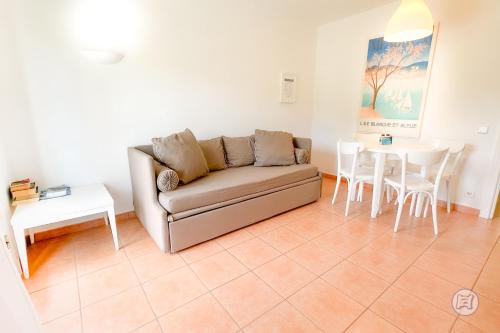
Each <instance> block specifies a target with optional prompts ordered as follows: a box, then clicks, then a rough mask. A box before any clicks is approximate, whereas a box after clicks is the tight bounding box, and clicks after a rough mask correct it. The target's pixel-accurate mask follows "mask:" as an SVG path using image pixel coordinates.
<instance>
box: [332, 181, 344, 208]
mask: <svg viewBox="0 0 500 333" xmlns="http://www.w3.org/2000/svg"><path fill="white" fill-rule="evenodd" d="M341 179H342V177H339V176H337V184H335V192H334V193H333V199H332V205H333V204H335V199H336V198H337V194H338V193H339V187H340V180H341Z"/></svg>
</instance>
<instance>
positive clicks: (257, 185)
mask: <svg viewBox="0 0 500 333" xmlns="http://www.w3.org/2000/svg"><path fill="white" fill-rule="evenodd" d="M317 175H318V169H317V168H316V167H315V166H312V165H310V164H300V165H299V164H294V165H290V166H276V167H269V168H260V167H255V166H245V167H241V168H228V169H225V170H221V171H216V172H211V173H210V174H208V176H206V177H204V178H201V179H198V180H197V181H195V182H192V183H190V184H187V185H184V186H180V187H178V188H177V189H176V190H175V191H172V192H165V193H160V194H159V197H158V199H159V201H160V204H161V205H162V206H163V207H164V208H165V209H166V210H167V211H168V212H169V213H171V214H175V213H179V212H183V211H187V210H190V209H196V208H200V207H204V206H208V205H213V204H216V203H220V202H223V201H228V200H231V199H235V198H239V197H242V196H245V195H249V194H254V193H258V192H263V191H267V190H270V189H274V188H277V187H280V186H283V185H288V184H291V183H295V182H299V181H302V180H305V179H308V178H313V177H316V176H317Z"/></svg>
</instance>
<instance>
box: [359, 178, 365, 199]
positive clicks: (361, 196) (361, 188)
mask: <svg viewBox="0 0 500 333" xmlns="http://www.w3.org/2000/svg"><path fill="white" fill-rule="evenodd" d="M364 187H365V184H364V183H363V182H360V183H359V188H358V201H359V202H362V201H363V189H364Z"/></svg>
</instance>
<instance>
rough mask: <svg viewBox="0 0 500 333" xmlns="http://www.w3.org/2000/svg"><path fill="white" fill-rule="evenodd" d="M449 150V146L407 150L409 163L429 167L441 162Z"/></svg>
mask: <svg viewBox="0 0 500 333" xmlns="http://www.w3.org/2000/svg"><path fill="white" fill-rule="evenodd" d="M447 152H448V149H447V148H434V150H422V151H421V150H412V151H407V152H406V155H407V161H408V163H411V164H415V165H418V166H420V167H429V166H433V165H436V164H438V163H440V162H441V160H442V159H443V157H444V155H446V153H447Z"/></svg>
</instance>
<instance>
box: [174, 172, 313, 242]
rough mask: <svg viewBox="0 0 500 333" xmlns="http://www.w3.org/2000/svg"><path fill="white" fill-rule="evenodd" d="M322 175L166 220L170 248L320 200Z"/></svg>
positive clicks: (223, 232) (226, 231)
mask: <svg viewBox="0 0 500 333" xmlns="http://www.w3.org/2000/svg"><path fill="white" fill-rule="evenodd" d="M320 194H321V178H320V179H318V180H315V181H312V182H309V183H305V184H302V185H299V186H295V187H291V188H287V189H284V190H282V191H278V192H273V193H270V194H266V195H263V196H260V197H256V198H252V199H249V200H246V201H242V202H238V203H236V204H233V205H229V206H224V207H222V208H218V209H214V210H211V211H208V212H204V213H201V214H197V215H193V216H189V217H187V218H183V219H180V220H177V221H173V222H170V223H169V233H170V247H171V248H170V249H171V252H177V251H180V250H182V249H185V248H188V247H190V246H193V245H195V244H198V243H202V242H204V241H207V240H210V239H212V238H215V237H218V236H221V235H223V234H225V233H228V232H231V231H234V230H237V229H240V228H243V227H246V226H248V225H250V224H253V223H255V222H259V221H262V220H265V219H267V218H270V217H272V216H274V215H278V214H280V213H284V212H286V211H289V210H291V209H294V208H297V207H300V206H303V205H306V204H308V203H311V202H314V201H316V200H318V199H319V197H320Z"/></svg>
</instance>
